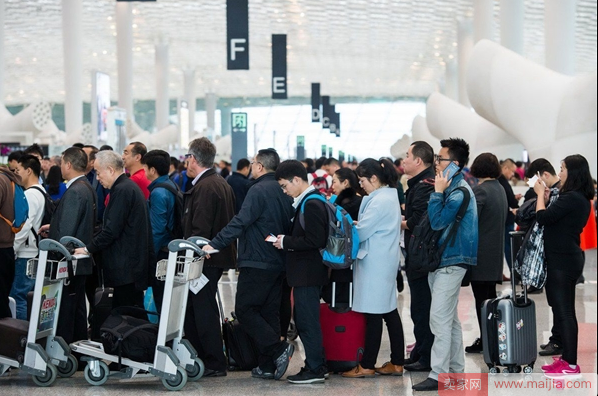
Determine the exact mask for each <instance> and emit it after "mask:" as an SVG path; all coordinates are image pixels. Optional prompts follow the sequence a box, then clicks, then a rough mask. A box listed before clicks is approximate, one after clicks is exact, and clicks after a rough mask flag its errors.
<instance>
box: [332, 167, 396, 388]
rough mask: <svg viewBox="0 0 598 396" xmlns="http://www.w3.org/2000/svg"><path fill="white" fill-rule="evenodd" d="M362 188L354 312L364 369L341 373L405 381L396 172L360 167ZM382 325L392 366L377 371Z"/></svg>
mask: <svg viewBox="0 0 598 396" xmlns="http://www.w3.org/2000/svg"><path fill="white" fill-rule="evenodd" d="M356 171H357V176H358V177H359V183H360V184H361V187H363V189H364V190H365V192H366V193H368V196H367V197H363V200H362V201H361V206H360V208H359V215H358V218H357V219H358V223H357V225H356V226H355V227H356V229H357V233H358V234H359V254H358V255H357V261H356V263H355V265H354V266H353V279H354V285H355V296H354V298H353V310H354V311H356V312H362V313H364V314H365V317H366V330H365V345H364V352H363V358H362V359H361V363H360V364H359V365H357V367H355V368H354V369H352V370H350V371H347V372H345V373H343V377H345V378H364V377H373V376H375V375H376V373H378V374H381V375H403V364H404V361H405V356H404V353H405V345H404V344H405V341H404V338H403V324H402V323H401V317H400V316H399V312H398V311H397V282H396V277H397V271H398V270H399V262H400V260H401V251H400V247H399V242H400V232H401V208H400V206H399V198H398V195H397V190H396V189H395V187H396V185H397V179H398V175H397V171H396V170H395V168H394V166H393V163H392V162H390V161H389V160H388V159H381V160H379V161H378V160H375V159H372V158H368V159H365V160H363V161H362V162H361V164H359V166H358V167H357V170H356ZM382 319H384V321H385V322H386V327H387V328H388V335H389V338H390V350H391V354H390V361H389V362H386V363H384V364H383V365H382V367H375V364H376V360H377V358H378V352H379V351H380V342H381V341H382Z"/></svg>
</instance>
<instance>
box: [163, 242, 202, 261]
mask: <svg viewBox="0 0 598 396" xmlns="http://www.w3.org/2000/svg"><path fill="white" fill-rule="evenodd" d="M168 250H169V251H170V252H173V253H176V252H180V251H183V250H192V251H194V252H195V253H197V254H198V255H199V257H203V256H205V255H206V254H207V253H206V252H204V251H203V250H201V248H200V247H199V246H197V245H196V244H195V243H193V242H191V241H187V240H184V239H175V240H174V241H172V242H170V243H169V244H168Z"/></svg>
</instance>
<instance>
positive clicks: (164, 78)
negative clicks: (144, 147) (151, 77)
mask: <svg viewBox="0 0 598 396" xmlns="http://www.w3.org/2000/svg"><path fill="white" fill-rule="evenodd" d="M169 110H170V103H169V98H168V44H165V43H160V44H156V130H158V131H159V130H161V129H163V128H166V127H167V126H168V124H169V122H168V114H169Z"/></svg>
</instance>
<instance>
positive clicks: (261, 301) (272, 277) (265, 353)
mask: <svg viewBox="0 0 598 396" xmlns="http://www.w3.org/2000/svg"><path fill="white" fill-rule="evenodd" d="M283 278H284V273H282V272H280V271H268V270H263V269H259V268H240V269H239V280H238V283H237V296H236V298H235V313H236V314H237V318H238V319H239V323H240V324H242V325H243V329H244V330H245V332H247V334H248V335H249V336H250V337H251V338H253V340H254V341H255V343H256V345H257V347H258V349H259V351H260V357H259V360H258V363H259V366H260V368H261V369H262V370H263V371H264V372H271V373H273V372H274V370H275V369H276V365H275V364H274V361H273V358H275V357H278V355H279V352H282V350H283V349H284V346H286V343H283V342H281V341H280V317H279V313H280V299H281V294H282V281H283Z"/></svg>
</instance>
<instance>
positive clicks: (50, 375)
mask: <svg viewBox="0 0 598 396" xmlns="http://www.w3.org/2000/svg"><path fill="white" fill-rule="evenodd" d="M56 376H58V370H56V366H54V365H53V364H52V363H47V364H46V372H45V373H44V375H34V376H32V377H31V378H32V379H33V382H35V384H36V385H37V386H50V385H52V384H53V383H54V381H56Z"/></svg>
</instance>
